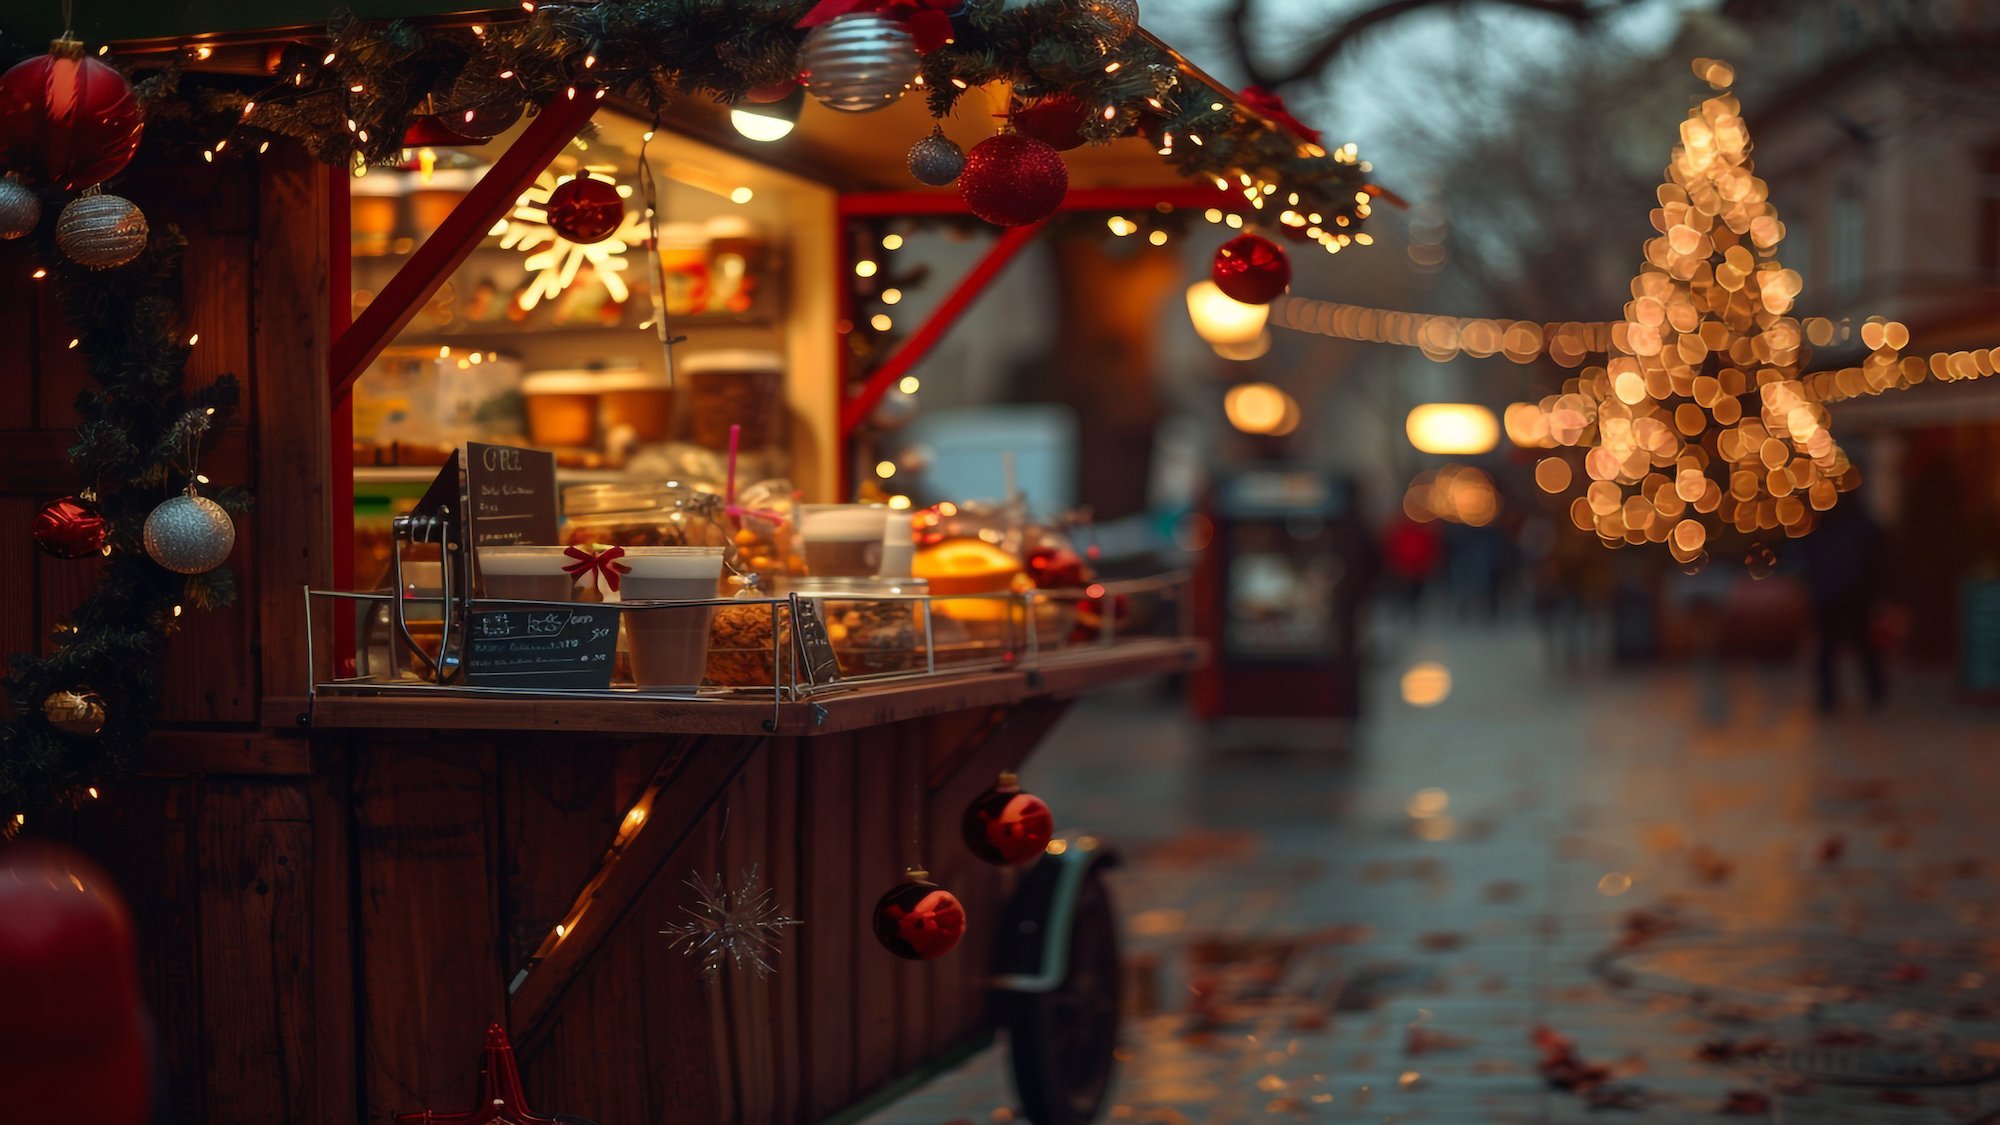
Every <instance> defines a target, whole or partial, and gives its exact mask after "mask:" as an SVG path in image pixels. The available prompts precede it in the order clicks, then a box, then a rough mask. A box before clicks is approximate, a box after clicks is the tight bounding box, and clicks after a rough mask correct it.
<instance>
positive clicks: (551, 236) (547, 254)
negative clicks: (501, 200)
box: [486, 172, 646, 310]
mask: <svg viewBox="0 0 2000 1125" xmlns="http://www.w3.org/2000/svg"><path fill="white" fill-rule="evenodd" d="M588 174H589V175H590V176H592V177H594V178H596V179H600V180H603V181H604V182H606V183H615V182H616V181H614V180H612V178H611V177H610V176H608V175H605V174H604V173H602V172H591V173H588ZM569 178H570V177H568V176H563V177H560V178H558V177H556V176H552V175H550V174H549V173H547V172H544V173H542V175H541V176H540V178H538V179H537V180H536V181H535V186H534V187H531V188H529V189H528V190H527V191H526V192H525V193H523V194H522V196H521V197H520V199H518V200H516V201H515V203H514V211H513V214H511V215H509V216H508V217H506V218H504V219H501V220H500V221H499V222H497V223H495V224H493V229H492V230H490V231H487V232H486V233H487V234H489V235H498V236H499V238H500V245H501V247H502V248H503V249H507V250H520V251H522V252H523V253H526V254H527V255H528V259H527V261H526V262H524V263H522V264H523V265H524V266H526V267H527V270H528V272H529V273H531V274H533V275H534V280H533V281H531V282H530V283H529V284H528V288H527V291H526V292H524V293H522V294H521V296H520V298H519V300H520V304H521V308H522V309H523V310H527V309H532V308H534V307H535V306H536V305H539V304H541V303H542V302H543V301H545V300H554V299H555V298H556V297H558V296H560V295H561V294H562V292H563V290H565V289H568V288H569V287H570V285H571V284H572V283H573V282H575V281H576V277H577V275H578V274H579V273H581V272H583V267H585V266H589V267H590V269H591V274H592V276H594V277H596V278H597V280H598V281H599V282H601V283H602V284H603V285H604V291H605V292H606V293H609V294H610V295H611V299H612V300H614V301H620V302H622V301H624V300H625V299H626V298H627V297H629V296H631V295H632V291H631V288H630V287H629V286H627V285H626V284H625V279H624V278H623V277H621V276H619V275H620V274H622V273H624V272H625V270H626V269H627V268H629V267H630V265H631V263H630V262H628V261H626V259H625V254H626V252H627V251H630V250H631V249H633V248H634V247H641V246H644V245H645V244H646V217H645V215H644V214H643V213H635V212H632V211H629V210H628V211H626V212H625V220H624V222H622V223H620V224H619V225H618V229H617V230H615V231H613V232H612V233H611V236H610V237H609V238H606V239H604V240H603V241H601V242H593V243H590V244H588V245H585V244H581V243H576V242H571V241H570V240H569V239H567V238H564V237H563V236H562V235H560V234H557V233H556V232H555V230H554V228H552V227H550V226H549V212H548V202H549V193H550V192H552V191H554V190H555V189H556V185H558V184H560V183H562V182H563V180H566V179H569ZM631 193H632V192H631V189H630V188H628V187H624V186H622V185H621V186H619V188H618V194H619V195H620V196H621V197H629V196H630V195H631Z"/></svg>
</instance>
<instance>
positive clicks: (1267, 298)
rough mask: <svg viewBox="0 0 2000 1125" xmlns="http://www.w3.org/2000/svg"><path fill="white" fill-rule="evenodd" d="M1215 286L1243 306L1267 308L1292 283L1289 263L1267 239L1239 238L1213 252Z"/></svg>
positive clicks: (1245, 236)
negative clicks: (1264, 306)
mask: <svg viewBox="0 0 2000 1125" xmlns="http://www.w3.org/2000/svg"><path fill="white" fill-rule="evenodd" d="M1209 275H1210V276H1211V277H1213V278H1214V279H1215V287H1216V288H1217V289H1220V290H1222V292H1223V293H1224V295H1226V296H1228V297H1229V298H1230V299H1232V300H1236V301H1241V302H1243V303H1244V304H1246V305H1268V304H1270V303H1271V302H1272V301H1274V300H1276V299H1277V298H1278V296H1279V295H1280V294H1282V293H1284V291H1285V287H1286V286H1288V285H1290V284H1291V283H1292V261H1291V259H1290V258H1287V257H1286V256H1285V252H1284V250H1282V249H1280V248H1279V246H1278V244H1277V243H1275V242H1272V241H1271V240H1270V239H1268V238H1260V237H1258V236H1257V235H1254V234H1244V235H1238V236H1237V237H1235V238H1232V239H1230V240H1229V241H1228V242H1225V243H1223V244H1222V245H1221V246H1218V247H1216V249H1215V264H1214V266H1213V267H1212V268H1211V269H1210V274H1209Z"/></svg>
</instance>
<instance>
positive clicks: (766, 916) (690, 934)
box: [660, 866, 804, 980]
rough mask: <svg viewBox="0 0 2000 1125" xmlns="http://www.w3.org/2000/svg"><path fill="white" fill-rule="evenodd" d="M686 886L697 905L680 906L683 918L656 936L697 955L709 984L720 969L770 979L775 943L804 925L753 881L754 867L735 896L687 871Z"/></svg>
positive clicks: (717, 880)
mask: <svg viewBox="0 0 2000 1125" xmlns="http://www.w3.org/2000/svg"><path fill="white" fill-rule="evenodd" d="M686 882H687V885H688V887H689V888H691V889H692V890H693V891H694V893H695V897H696V898H697V899H698V900H699V903H698V905H696V906H683V907H681V912H682V913H684V914H686V915H687V916H688V920H687V921H685V922H679V923H676V924H674V925H672V926H669V927H667V928H666V929H664V930H661V931H660V932H661V933H663V934H665V935H667V936H669V937H671V938H673V939H674V942H673V947H674V948H675V949H678V950H680V951H681V952H682V953H685V954H687V955H688V956H690V957H693V956H695V955H696V954H700V955H701V975H702V976H703V977H705V978H707V979H710V980H713V979H715V977H716V975H717V974H718V973H720V972H721V971H722V967H723V966H724V965H726V964H727V965H734V966H735V967H736V968H737V970H739V971H741V970H743V969H746V968H747V969H755V970H757V975H758V976H760V977H766V976H770V975H771V973H772V971H773V970H774V968H775V966H773V965H772V964H771V960H772V958H774V957H776V956H777V955H778V951H779V946H778V939H779V938H780V937H781V936H783V934H784V931H785V928H786V927H788V926H799V925H804V922H803V920H801V919H798V918H789V917H786V916H785V913H784V908H783V907H780V906H779V905H778V899H777V895H776V893H775V892H773V891H772V890H771V888H769V887H766V886H762V885H761V884H759V882H758V880H757V868H756V867H754V866H753V867H751V868H750V869H749V870H748V871H745V872H744V873H743V879H742V885H741V886H740V887H739V888H738V889H737V890H734V891H731V890H728V889H726V888H725V887H724V886H723V885H722V876H721V875H716V876H715V877H714V878H713V879H704V878H702V877H701V876H700V875H699V874H697V873H694V872H689V873H688V877H687V880H686Z"/></svg>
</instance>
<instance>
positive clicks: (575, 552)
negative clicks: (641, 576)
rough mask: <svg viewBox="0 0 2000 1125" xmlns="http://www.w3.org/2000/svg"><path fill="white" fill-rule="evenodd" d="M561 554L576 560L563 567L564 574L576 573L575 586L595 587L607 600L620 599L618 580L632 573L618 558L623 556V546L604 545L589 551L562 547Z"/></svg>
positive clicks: (582, 587)
mask: <svg viewBox="0 0 2000 1125" xmlns="http://www.w3.org/2000/svg"><path fill="white" fill-rule="evenodd" d="M563 554H565V555H568V556H569V557H570V558H573V559H575V560H576V561H575V562H573V563H571V564H569V565H568V566H566V567H563V573H564V574H574V575H576V588H577V589H579V590H585V589H592V588H594V589H596V590H597V591H598V592H599V593H600V594H602V595H603V596H604V600H605V601H607V602H615V601H620V600H622V599H621V598H620V597H619V596H618V580H619V579H620V578H622V577H623V576H625V575H627V574H630V573H632V568H631V567H629V566H626V565H625V564H624V563H622V562H619V561H618V560H619V559H621V558H624V557H625V548H623V547H605V548H604V549H602V550H598V551H591V550H586V549H584V548H582V547H564V548H563Z"/></svg>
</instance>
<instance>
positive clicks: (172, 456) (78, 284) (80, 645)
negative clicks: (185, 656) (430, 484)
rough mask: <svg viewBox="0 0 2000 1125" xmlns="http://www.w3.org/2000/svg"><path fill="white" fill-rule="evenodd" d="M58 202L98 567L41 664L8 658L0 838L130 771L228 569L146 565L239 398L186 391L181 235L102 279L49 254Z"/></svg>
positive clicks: (82, 466) (225, 584)
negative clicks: (79, 724) (178, 661)
mask: <svg viewBox="0 0 2000 1125" xmlns="http://www.w3.org/2000/svg"><path fill="white" fill-rule="evenodd" d="M65 202H67V199H66V197H64V196H63V195H61V194H60V193H53V192H51V193H48V194H46V195H45V196H44V198H43V206H42V222H41V225H40V227H39V229H38V230H37V231H36V232H35V235H34V238H35V240H36V244H37V245H38V247H39V250H40V253H39V255H38V257H39V260H40V261H41V262H43V263H45V265H44V267H43V268H45V269H47V270H48V277H47V279H46V281H47V283H49V284H53V285H55V286H56V289H57V292H58V293H59V294H60V295H61V298H62V307H63V312H64V315H65V318H66V319H67V321H68V323H69V326H70V329H71V330H72V331H74V332H75V333H76V339H77V341H78V343H77V345H76V347H77V350H78V351H79V352H80V353H81V354H82V355H83V357H84V359H85V363H86V365H87V367H88V370H89V374H90V378H91V381H92V382H93V383H94V384H95V385H94V386H93V387H91V388H90V389H87V390H85V391H84V392H83V393H82V394H80V395H79V396H78V397H77V412H78V413H79V414H80V415H81V416H82V419H83V421H82V423H81V424H80V425H79V426H78V427H77V434H76V442H75V444H74V445H72V446H71V447H70V449H69V456H70V460H71V461H72V462H73V463H74V465H75V467H76V470H77V479H78V481H79V491H88V492H89V493H90V494H91V495H92V496H93V497H94V500H95V503H96V506H97V509H98V511H99V512H101V513H102V514H103V516H104V519H105V525H106V531H107V538H106V546H107V548H108V555H107V557H106V558H105V559H104V561H103V564H102V566H103V577H102V580H101V581H100V582H99V583H98V585H97V587H96V589H94V590H93V591H92V592H91V594H90V596H89V597H88V598H86V599H85V600H84V601H83V603H82V604H81V605H79V606H78V607H77V608H76V610H75V611H74V612H73V613H72V614H71V615H70V616H69V618H68V620H67V621H66V622H65V623H63V624H62V625H59V626H58V627H57V628H56V630H55V637H54V646H53V648H52V650H51V651H50V652H49V653H48V654H47V655H37V654H33V653H17V654H15V655H14V656H13V657H12V658H11V661H10V664H11V675H10V676H9V677H8V678H7V680H6V681H5V684H6V692H7V697H8V699H9V700H11V701H12V703H13V705H14V711H13V714H11V715H9V716H7V717H6V718H5V719H4V720H0V817H4V819H0V833H9V832H12V831H13V830H14V829H15V828H17V827H18V826H19V824H20V823H21V822H20V819H19V818H20V817H21V816H22V815H24V814H25V813H26V812H28V811H29V810H40V809H44V808H49V807H56V806H62V805H65V804H73V803H75V802H76V801H77V800H78V799H79V798H81V797H82V796H83V795H84V793H85V792H86V791H87V789H88V787H90V786H92V785H95V784H97V783H98V782H99V781H100V780H102V779H103V778H105V777H107V776H111V775H114V774H117V773H119V772H121V771H123V770H125V769H127V768H129V767H130V764H131V763H132V762H133V761H134V760H135V759H136V757H137V755H138V752H139V750H140V748H141V746H142V745H143V743H144V742H145V738H146V731H147V724H148V722H149V720H150V719H151V717H152V715H153V712H154V711H155V710H156V709H157V708H158V705H159V699H160V672H161V667H162V661H163V660H164V658H165V655H166V646H167V637H168V635H169V634H171V633H172V632H173V631H174V630H175V628H176V627H177V626H178V624H179V615H180V611H181V610H182V609H183V608H186V609H214V608H218V607H221V606H224V605H228V604H229V603H230V602H232V601H234V600H235V596H236V587H235V580H234V577H233V576H232V575H231V573H230V571H229V570H227V569H226V568H225V569H218V570H214V571H210V572H208V573H206V574H200V575H194V576H184V575H180V574H176V573H174V572H172V571H170V570H167V569H166V568H165V567H162V566H160V565H159V564H158V563H156V562H154V561H153V560H152V558H151V557H149V556H148V555H147V554H146V548H145V542H144V529H145V524H146V517H147V516H148V515H150V514H151V513H152V510H153V508H154V507H155V506H157V505H158V504H159V503H160V502H161V501H162V500H164V499H166V498H167V497H169V496H171V495H173V494H174V493H175V492H177V491H179V490H181V489H183V488H185V487H186V486H187V484H188V482H189V479H190V476H191V472H192V470H191V467H190V465H189V461H190V459H191V457H192V454H193V452H194V451H195V450H196V449H197V448H198V447H199V446H200V445H203V444H205V443H207V442H208V441H210V440H211V439H212V438H213V436H214V435H215V433H216V431H217V430H218V429H219V428H220V427H221V425H222V424H223V423H224V422H226V421H227V419H228V417H229V414H230V412H231V411H232V410H233V409H234V408H235V406H236V404H237V399H238V386H237V381H236V379H235V377H234V376H224V377H222V378H220V379H217V380H216V381H215V382H213V383H211V384H209V385H207V386H205V387H202V388H200V389H198V390H195V391H188V390H186V389H185V388H184V381H185V378H186V367H187V358H188V354H189V353H190V352H191V351H192V350H193V349H192V347H191V346H190V344H189V342H188V334H187V326H186V324H185V322H184V320H183V317H182V310H181V300H180V289H181V279H180V255H181V249H182V246H183V245H184V243H183V240H182V238H181V236H180V234H179V232H178V231H176V230H173V229H172V228H166V229H163V230H157V231H156V232H155V233H154V235H153V238H152V241H151V243H150V245H149V246H148V247H147V249H146V250H145V252H144V253H142V254H141V255H140V256H139V257H138V258H137V259H135V260H133V261H132V262H130V263H128V264H126V265H124V266H122V267H120V268H117V269H110V270H92V269H87V268H85V267H83V266H80V265H77V264H76V263H74V262H71V261H70V260H69V259H68V258H66V257H64V256H63V255H62V254H61V253H60V252H59V251H57V249H56V247H55V219H56V215H57V214H58V212H59V211H60V210H61V207H62V205H63V204H64V203H65ZM206 495H208V496H209V498H210V499H213V500H215V501H216V502H217V503H219V504H221V505H223V507H225V508H226V509H228V510H230V511H231V513H232V514H234V513H240V512H242V511H244V510H245V509H246V508H247V507H248V499H249V498H248V496H247V494H245V493H244V492H242V491H241V490H240V489H227V488H225V489H215V490H209V491H208V492H207V493H206ZM65 691H78V692H94V693H95V694H96V695H97V696H98V697H99V698H101V699H102V700H103V703H104V725H103V728H102V730H100V731H99V732H98V733H96V734H94V735H90V734H76V733H69V732H65V731H62V730H59V729H57V728H56V727H55V726H54V725H52V724H51V723H50V722H49V720H48V718H47V717H46V716H45V715H44V714H43V711H42V706H43V701H44V700H46V699H47V698H48V697H49V696H50V695H52V694H54V693H57V692H65Z"/></svg>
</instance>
